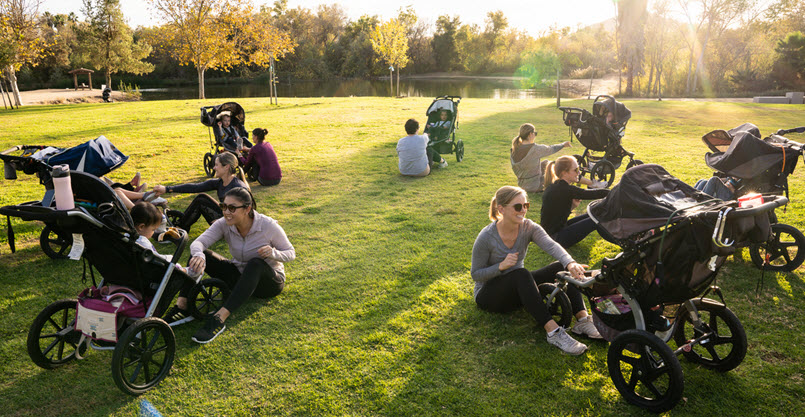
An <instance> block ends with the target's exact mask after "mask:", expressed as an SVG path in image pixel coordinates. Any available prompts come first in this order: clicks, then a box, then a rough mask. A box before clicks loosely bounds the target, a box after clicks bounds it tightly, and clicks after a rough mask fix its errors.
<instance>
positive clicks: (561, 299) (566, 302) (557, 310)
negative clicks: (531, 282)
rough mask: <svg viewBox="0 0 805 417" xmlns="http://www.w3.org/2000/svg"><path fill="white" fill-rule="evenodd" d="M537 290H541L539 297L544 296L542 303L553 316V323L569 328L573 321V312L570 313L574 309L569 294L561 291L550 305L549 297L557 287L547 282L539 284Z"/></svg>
mask: <svg viewBox="0 0 805 417" xmlns="http://www.w3.org/2000/svg"><path fill="white" fill-rule="evenodd" d="M537 288H539V295H541V296H542V301H543V302H545V305H546V306H547V307H548V312H549V313H550V314H551V318H552V319H553V321H555V322H556V324H558V325H559V326H560V327H565V328H569V327H570V322H571V321H572V320H573V312H572V311H570V310H571V308H572V307H571V306H570V298H569V297H568V296H567V294H565V292H564V291H559V292H558V293H556V296H555V297H554V298H553V300H551V302H550V304H549V303H548V296H549V295H551V293H552V292H553V290H554V289H556V285H555V284H551V283H548V282H546V283H542V284H539V286H538V287H537Z"/></svg>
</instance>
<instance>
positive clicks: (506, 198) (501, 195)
mask: <svg viewBox="0 0 805 417" xmlns="http://www.w3.org/2000/svg"><path fill="white" fill-rule="evenodd" d="M518 195H522V196H523V197H526V198H528V194H527V193H526V192H525V190H524V189H522V188H520V187H513V186H511V185H504V186H503V187H500V188H498V190H497V191H496V192H495V195H494V196H493V197H492V201H490V202H489V220H492V221H493V222H494V221H496V220H500V212H498V206H499V205H500V206H505V205H506V204H509V202H511V201H512V200H514V198H515V197H517V196H518Z"/></svg>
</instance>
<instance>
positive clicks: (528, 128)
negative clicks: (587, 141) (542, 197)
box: [509, 123, 570, 193]
mask: <svg viewBox="0 0 805 417" xmlns="http://www.w3.org/2000/svg"><path fill="white" fill-rule="evenodd" d="M536 137H537V131H536V129H535V128H534V125H532V124H531V123H525V124H523V125H522V126H520V134H519V135H517V136H515V138H514V139H513V140H512V148H511V153H510V158H509V160H510V162H511V164H512V170H513V171H514V175H516V176H517V184H518V185H519V186H520V188H522V189H524V190H526V191H528V192H529V193H536V192H539V191H542V179H543V174H544V172H545V163H547V162H542V161H541V159H542V158H544V157H546V156H548V155H553V154H555V153H557V152H559V151H560V150H562V148H569V147H570V142H564V143H557V144H556V145H542V144H537V143H534V139H536Z"/></svg>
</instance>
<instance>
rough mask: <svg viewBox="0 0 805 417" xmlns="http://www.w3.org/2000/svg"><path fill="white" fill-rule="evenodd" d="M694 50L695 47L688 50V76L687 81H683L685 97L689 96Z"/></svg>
mask: <svg viewBox="0 0 805 417" xmlns="http://www.w3.org/2000/svg"><path fill="white" fill-rule="evenodd" d="M694 48H695V47H692V48H691V49H690V55H689V56H688V76H687V80H686V81H685V95H690V76H691V75H692V74H691V73H692V72H693V54H694V53H695V52H694Z"/></svg>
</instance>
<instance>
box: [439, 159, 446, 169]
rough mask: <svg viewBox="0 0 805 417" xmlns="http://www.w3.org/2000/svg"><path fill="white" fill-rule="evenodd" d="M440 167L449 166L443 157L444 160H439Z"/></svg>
mask: <svg viewBox="0 0 805 417" xmlns="http://www.w3.org/2000/svg"><path fill="white" fill-rule="evenodd" d="M439 168H447V161H445V160H444V159H442V162H439Z"/></svg>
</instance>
